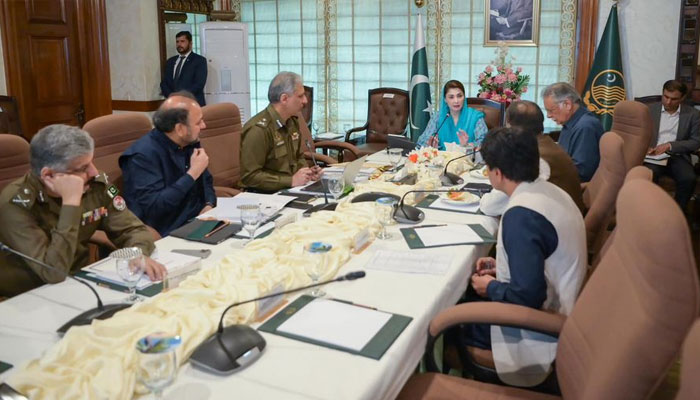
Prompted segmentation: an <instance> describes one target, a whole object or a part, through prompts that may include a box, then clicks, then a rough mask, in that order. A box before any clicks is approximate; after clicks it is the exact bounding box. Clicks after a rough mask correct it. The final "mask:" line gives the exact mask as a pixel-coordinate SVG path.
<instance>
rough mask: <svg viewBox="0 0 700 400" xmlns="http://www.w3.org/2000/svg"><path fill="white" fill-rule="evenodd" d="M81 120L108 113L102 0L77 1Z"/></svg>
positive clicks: (108, 82)
mask: <svg viewBox="0 0 700 400" xmlns="http://www.w3.org/2000/svg"><path fill="white" fill-rule="evenodd" d="M77 7H78V10H77V11H78V12H77V14H78V18H79V21H82V22H83V23H81V24H79V25H78V26H79V28H80V29H81V32H80V35H79V43H80V54H81V55H87V57H85V56H83V57H81V65H82V70H83V76H82V78H83V104H84V107H85V122H87V121H89V120H91V119H94V118H97V117H100V116H102V115H108V114H111V113H112V85H111V76H110V72H109V71H110V70H109V47H108V43H107V11H106V8H105V7H106V6H105V0H78V1H77Z"/></svg>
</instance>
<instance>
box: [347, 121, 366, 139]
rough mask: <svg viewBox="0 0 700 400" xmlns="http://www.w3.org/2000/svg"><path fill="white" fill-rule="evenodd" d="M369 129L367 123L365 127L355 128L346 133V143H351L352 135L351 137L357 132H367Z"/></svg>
mask: <svg viewBox="0 0 700 400" xmlns="http://www.w3.org/2000/svg"><path fill="white" fill-rule="evenodd" d="M367 128H369V122H366V123H365V124H364V125H362V126H358V127H355V128H352V129H350V130H349V131H347V132H345V141H346V142H349V141H350V135H351V134H353V133H355V132H362V131H366V130H367Z"/></svg>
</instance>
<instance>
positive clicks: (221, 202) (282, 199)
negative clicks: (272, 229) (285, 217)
mask: <svg viewBox="0 0 700 400" xmlns="http://www.w3.org/2000/svg"><path fill="white" fill-rule="evenodd" d="M294 199H296V197H293V196H283V195H272V194H262V193H250V192H243V193H240V194H238V195H236V196H233V197H218V198H217V199H216V207H214V208H213V209H211V210H209V211H208V212H206V213H204V214H202V215H200V216H198V217H197V218H199V219H207V218H214V219H219V220H226V221H230V222H233V223H240V222H241V212H240V210H239V209H238V206H239V205H242V204H260V206H261V209H262V207H264V206H269V207H270V208H271V210H270V213H271V214H274V213H276V212H278V211H279V210H281V209H282V208H283V207H284V206H286V205H287V203H289V202H291V201H292V200H294Z"/></svg>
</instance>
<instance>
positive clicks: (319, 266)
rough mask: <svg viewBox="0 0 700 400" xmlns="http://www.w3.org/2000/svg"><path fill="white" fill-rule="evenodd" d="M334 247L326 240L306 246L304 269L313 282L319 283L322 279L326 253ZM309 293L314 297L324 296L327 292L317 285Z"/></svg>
mask: <svg viewBox="0 0 700 400" xmlns="http://www.w3.org/2000/svg"><path fill="white" fill-rule="evenodd" d="M332 248H333V246H332V245H331V244H329V243H324V242H313V243H309V244H307V245H306V246H304V253H305V254H306V260H307V262H306V264H305V265H304V270H305V271H306V274H307V275H309V278H311V282H312V283H314V284H315V283H318V280H319V279H321V275H323V272H324V271H325V269H326V255H327V253H328V252H329V251H330V250H331V249H332ZM309 294H310V295H311V296H314V297H323V296H325V295H326V292H324V291H323V290H322V289H321V288H320V287H318V286H317V287H315V288H313V289H312V290H311V292H309Z"/></svg>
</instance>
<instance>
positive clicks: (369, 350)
mask: <svg viewBox="0 0 700 400" xmlns="http://www.w3.org/2000/svg"><path fill="white" fill-rule="evenodd" d="M314 300H316V298H315V297H312V296H308V295H303V296H301V297H299V298H298V299H296V300H295V301H293V302H292V303H291V304H289V305H288V306H287V307H285V308H284V309H282V310H281V311H279V312H278V313H277V314H275V315H274V316H273V317H272V318H270V319H269V320H267V321H266V322H265V323H264V324H263V325H261V326H260V327H259V328H258V330H260V331H262V332H268V333H273V334H275V335H280V336H284V337H288V338H290V339H295V340H299V341H302V342H306V343H312V344H315V345H318V346H323V347H328V348H331V349H335V350H340V351H345V352H348V353H351V354H357V355H360V356H364V357H368V358H372V359H375V360H379V359H380V358H382V356H383V355H384V353H385V352H386V351H387V350H388V349H389V347H391V345H392V343H394V341H395V340H396V338H397V337H398V336H399V335H400V334H401V332H403V330H404V329H405V328H406V326H408V324H409V323H410V322H411V320H412V319H413V318H411V317H407V316H404V315H398V314H392V313H389V314H391V317H390V318H389V319H388V321H387V322H386V323H384V325H383V326H382V327H381V329H379V331H378V332H377V333H376V334H375V335H374V336H373V337H372V338H371V339H370V340H369V341H368V342H367V343H366V344H365V345H364V346H363V347H362V349H361V350H359V351H357V350H355V349H351V348H348V347H343V346H339V345H336V344H332V343H328V342H324V341H320V340H316V339H313V338H309V337H306V336H300V335H295V334H291V333H288V332H283V331H280V330H279V329H278V328H280V326H281V325H282V324H284V323H285V322H286V321H287V320H289V319H290V318H291V317H292V316H293V315H295V314H296V313H297V312H299V311H300V310H302V309H303V308H304V307H305V306H307V305H308V304H309V303H311V302H312V301H314ZM322 300H330V301H338V302H340V303H345V304H349V305H354V306H355V307H363V308H367V307H365V306H360V305H356V304H353V303H350V302H346V301H343V300H336V299H322Z"/></svg>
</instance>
